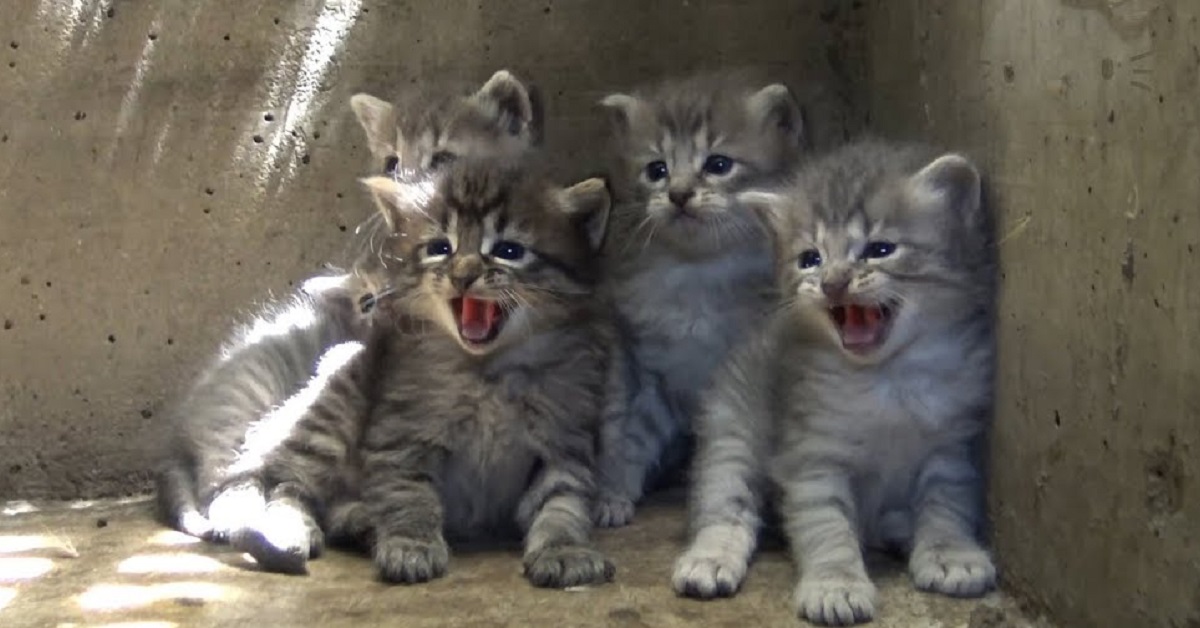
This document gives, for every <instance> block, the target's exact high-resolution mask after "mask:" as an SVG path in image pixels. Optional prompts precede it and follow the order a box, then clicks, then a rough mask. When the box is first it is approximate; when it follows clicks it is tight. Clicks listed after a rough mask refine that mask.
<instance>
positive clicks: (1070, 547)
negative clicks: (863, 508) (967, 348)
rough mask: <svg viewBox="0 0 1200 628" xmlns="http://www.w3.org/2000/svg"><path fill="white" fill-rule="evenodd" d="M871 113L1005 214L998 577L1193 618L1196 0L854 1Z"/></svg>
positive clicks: (1105, 620) (1196, 531)
mask: <svg viewBox="0 0 1200 628" xmlns="http://www.w3.org/2000/svg"><path fill="white" fill-rule="evenodd" d="M866 13H867V15H868V16H869V17H868V28H867V34H866V40H867V41H869V42H871V44H870V47H869V49H870V53H869V55H868V62H867V65H868V69H867V78H866V80H865V81H864V82H863V87H862V89H863V90H864V92H865V93H866V94H867V99H868V101H869V103H870V104H869V106H868V109H869V112H870V114H871V116H872V122H873V125H874V126H875V127H876V129H877V130H879V131H881V132H886V133H888V134H892V135H903V136H906V137H928V138H931V139H934V140H937V141H940V142H942V143H944V144H947V145H951V146H956V147H961V148H963V149H965V150H968V151H970V152H971V153H972V154H974V155H975V156H977V157H978V158H979V159H980V161H981V162H982V163H983V164H984V165H985V166H986V169H987V170H988V171H989V172H990V179H991V184H992V188H993V191H994V193H995V196H996V201H997V203H996V204H997V207H998V209H999V214H1000V219H1001V220H1000V222H1001V231H1002V233H1003V234H1004V237H1005V239H1004V241H1003V243H1002V244H1001V258H1002V262H1003V272H1004V280H1003V293H1002V311H1001V321H1000V348H1001V357H1000V376H999V403H998V408H997V419H996V424H995V428H994V439H993V445H992V453H991V469H992V474H993V479H992V500H991V511H992V515H993V518H994V528H995V530H994V542H995V545H996V553H997V556H998V557H999V563H1000V569H1001V572H1002V574H1003V580H1004V583H1005V586H1006V587H1008V588H1009V589H1010V590H1012V591H1014V592H1015V593H1017V594H1019V595H1022V596H1025V597H1027V598H1028V599H1031V600H1035V601H1037V602H1039V603H1040V605H1041V606H1043V607H1045V608H1049V609H1051V610H1052V613H1053V615H1054V616H1055V617H1056V618H1057V619H1059V620H1060V621H1061V622H1062V623H1063V624H1064V625H1069V626H1119V627H1124V626H1172V627H1183V626H1200V455H1198V454H1200V386H1198V385H1197V383H1198V382H1200V316H1198V315H1197V311H1200V263H1198V262H1200V203H1198V202H1197V199H1198V198H1200V127H1198V126H1197V122H1198V114H1200V48H1198V46H1200V26H1198V24H1197V22H1198V20H1200V3H1197V2H1194V1H1186V0H1182V1H1177V2H1172V1H1164V0H1108V1H1102V0H1073V1H1067V2H1051V1H1037V2H1035V1H1032V0H1030V1H1025V0H985V1H983V2H959V1H956V0H942V1H914V2H892V1H890V0H887V1H884V0H874V1H873V2H870V3H869V4H868V6H867V9H866Z"/></svg>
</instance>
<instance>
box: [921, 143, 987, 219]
mask: <svg viewBox="0 0 1200 628" xmlns="http://www.w3.org/2000/svg"><path fill="white" fill-rule="evenodd" d="M908 192H909V194H910V195H911V198H912V199H913V200H914V201H915V202H916V203H917V205H918V206H920V207H922V208H928V209H929V210H930V211H940V212H952V213H953V214H955V215H957V216H960V217H961V218H962V219H963V220H966V221H968V222H970V221H973V220H975V218H976V217H977V215H978V214H979V213H980V209H981V207H982V205H983V199H982V192H983V186H982V181H981V179H980V176H979V170H977V169H976V168H975V164H973V163H971V161H970V160H969V159H967V158H966V157H964V156H962V155H959V154H958V153H947V154H945V155H942V156H941V157H938V158H937V159H934V160H933V161H931V162H930V163H929V165H927V166H925V167H924V168H922V169H921V170H920V171H919V172H917V173H916V174H914V175H913V176H912V178H911V179H909V181H908Z"/></svg>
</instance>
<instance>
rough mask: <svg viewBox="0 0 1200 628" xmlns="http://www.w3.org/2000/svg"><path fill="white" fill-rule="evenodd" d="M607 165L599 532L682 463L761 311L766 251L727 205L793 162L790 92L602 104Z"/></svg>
mask: <svg viewBox="0 0 1200 628" xmlns="http://www.w3.org/2000/svg"><path fill="white" fill-rule="evenodd" d="M602 104H603V105H604V106H605V107H606V108H608V109H609V110H610V112H611V114H612V117H613V122H614V135H615V140H616V151H615V152H616V157H617V162H618V163H617V165H616V166H615V168H614V181H615V183H614V187H615V188H616V189H617V190H618V191H619V193H620V194H621V195H622V196H621V198H620V199H619V200H620V202H619V203H618V205H617V206H616V207H615V209H614V217H613V219H614V227H613V231H614V233H613V236H612V237H611V238H610V240H609V245H608V246H607V249H606V251H605V255H606V264H607V267H606V273H607V274H608V277H607V280H606V281H607V283H608V286H607V290H606V291H607V297H608V298H609V299H610V300H611V301H612V302H613V303H614V305H615V307H616V309H617V313H618V320H619V322H620V324H621V327H622V330H623V332H624V334H623V336H624V342H625V348H624V351H623V353H622V355H623V356H624V357H625V361H626V364H625V365H624V366H623V367H622V368H619V369H617V370H615V372H614V377H613V381H612V382H611V383H610V388H611V392H610V403H609V408H608V410H607V412H606V414H607V415H609V418H607V419H606V420H605V435H604V436H603V438H602V441H601V449H602V453H601V464H600V469H601V473H602V478H603V479H602V489H601V494H600V496H599V498H598V500H597V504H596V508H595V511H596V512H595V516H596V521H597V523H599V524H600V525H604V526H621V525H625V524H626V523H628V522H629V521H630V520H631V518H632V516H633V511H634V503H635V502H637V501H638V500H639V499H640V497H641V496H642V493H643V490H644V488H645V485H646V483H647V480H648V479H652V478H651V477H650V476H651V472H653V471H658V472H660V473H662V472H666V471H670V470H671V467H672V466H675V465H677V464H678V463H680V462H682V460H674V461H673V460H670V459H669V458H670V456H671V453H673V450H679V449H684V448H685V446H686V438H687V437H688V435H689V432H690V423H691V419H690V417H691V415H692V414H693V413H694V411H695V405H696V396H697V394H698V393H699V392H700V391H701V390H702V389H704V388H705V387H706V386H707V385H708V383H709V380H710V377H711V374H712V370H713V369H714V368H715V367H716V365H718V364H719V363H720V361H721V359H722V357H723V356H724V355H725V353H726V351H727V350H728V348H729V347H730V346H731V345H733V344H734V343H736V342H737V341H738V339H739V338H740V337H741V336H742V334H743V333H744V332H745V331H747V330H748V329H750V328H752V327H754V326H755V325H757V324H759V321H760V320H761V319H762V318H763V316H764V314H765V310H766V307H767V304H768V300H767V295H768V294H769V291H770V285H771V282H770V276H771V274H770V273H771V262H770V254H769V249H770V246H769V243H768V241H767V238H766V235H765V234H764V233H763V232H762V230H761V228H760V225H759V223H758V219H757V218H756V217H755V216H754V215H753V213H752V212H749V211H746V210H745V208H743V207H742V206H741V205H740V203H738V201H737V200H736V195H737V194H738V193H739V192H743V191H746V190H749V189H753V188H755V187H756V186H760V185H764V184H766V183H767V182H769V181H771V180H772V179H773V178H775V177H777V176H779V175H781V174H782V173H784V172H785V171H786V170H787V168H789V167H790V166H791V165H792V164H793V163H794V162H795V161H796V160H797V159H798V158H799V156H800V154H801V149H802V142H803V134H802V127H803V124H802V120H801V118H802V116H801V112H800V109H799V107H798V106H797V104H796V102H795V100H794V99H793V98H792V95H791V93H790V91H789V90H788V88H787V87H785V86H783V85H780V84H771V85H767V86H766V87H762V86H761V84H753V83H750V82H749V80H747V78H746V77H744V76H742V75H735V74H721V75H700V76H695V77H692V78H689V79H685V80H681V81H671V82H666V83H663V84H662V85H659V86H657V87H656V88H654V89H652V90H650V91H647V92H645V93H641V94H636V95H626V94H613V95H610V96H608V97H606V98H605V99H604V100H603V102H602Z"/></svg>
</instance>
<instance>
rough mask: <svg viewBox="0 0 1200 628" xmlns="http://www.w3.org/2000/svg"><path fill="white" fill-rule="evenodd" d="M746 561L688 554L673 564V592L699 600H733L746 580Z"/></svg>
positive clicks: (698, 552) (725, 556)
mask: <svg viewBox="0 0 1200 628" xmlns="http://www.w3.org/2000/svg"><path fill="white" fill-rule="evenodd" d="M746 566H747V565H746V561H745V560H742V559H741V558H740V557H737V556H727V555H722V554H720V553H708V552H700V551H696V550H695V549H691V550H688V551H687V553H685V554H684V555H683V556H680V557H679V560H677V561H675V575H673V576H672V577H671V584H672V585H674V587H675V592H676V593H678V594H680V595H685V596H687V597H691V598H696V599H699V600H711V599H713V598H718V597H733V595H734V594H736V593H737V592H738V589H739V588H741V586H742V581H743V580H745V578H746Z"/></svg>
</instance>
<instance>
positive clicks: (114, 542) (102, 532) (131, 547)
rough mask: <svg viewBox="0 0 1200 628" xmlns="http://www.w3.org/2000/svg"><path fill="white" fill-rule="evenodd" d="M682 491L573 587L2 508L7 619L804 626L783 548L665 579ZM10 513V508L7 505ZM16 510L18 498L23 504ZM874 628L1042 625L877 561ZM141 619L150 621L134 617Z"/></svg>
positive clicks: (618, 540) (138, 514) (110, 516)
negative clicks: (303, 567) (284, 564)
mask: <svg viewBox="0 0 1200 628" xmlns="http://www.w3.org/2000/svg"><path fill="white" fill-rule="evenodd" d="M673 501H674V500H667V501H663V502H662V503H659V504H656V505H653V506H651V507H649V508H647V509H646V510H644V511H643V512H642V513H641V514H640V516H639V521H637V522H636V523H635V524H634V525H633V526H632V527H629V528H623V529H620V530H614V531H607V532H602V533H600V534H599V535H598V539H599V545H600V546H601V548H602V549H603V550H605V551H606V552H609V553H610V554H611V556H612V557H613V559H614V561H615V562H616V563H617V569H618V571H617V577H616V580H615V581H614V582H613V583H611V584H607V585H603V586H599V587H591V588H582V589H579V590H570V591H557V590H544V589H535V588H534V587H532V586H530V585H529V584H528V583H527V582H526V581H525V580H524V579H523V578H522V576H521V574H520V557H519V556H520V554H519V552H518V551H517V550H515V549H503V548H501V549H498V548H490V549H476V550H473V551H457V552H455V553H454V555H453V557H452V558H451V563H450V573H449V575H448V576H447V577H446V578H444V579H441V580H437V581H434V582H432V583H429V584H422V585H413V586H390V585H385V584H382V583H380V582H378V581H376V580H375V572H374V568H373V566H372V564H371V563H370V561H369V560H367V559H366V558H365V557H363V556H359V555H357V554H353V553H344V552H339V551H333V552H330V553H329V554H327V555H326V556H324V557H322V558H320V559H318V560H315V561H313V562H312V563H311V565H310V567H311V568H310V574H309V575H308V576H283V575H277V574H266V573H261V572H258V571H255V568H254V565H253V564H252V563H249V562H247V560H246V559H245V558H244V557H243V556H242V555H241V554H239V553H236V552H232V551H230V550H228V549H226V548H221V547H217V546H212V545H206V544H203V543H196V542H195V539H192V538H190V537H187V536H184V535H181V534H179V533H176V532H174V531H171V530H166V529H164V528H162V527H160V526H159V525H157V524H156V523H155V522H154V521H153V520H151V519H150V518H149V516H148V514H147V513H148V506H147V504H145V503H144V502H140V501H134V503H127V504H117V503H111V502H110V503H101V504H95V505H90V506H87V507H85V508H82V509H71V508H67V507H63V506H61V505H60V506H58V507H56V508H55V509H52V510H48V511H42V512H34V513H26V514H20V515H15V516H11V515H10V516H0V625H3V626H6V627H7V628H25V627H27V626H28V627H33V626H37V627H41V626H56V625H57V626H96V625H107V626H110V627H113V626H115V625H122V626H135V625H136V626H140V627H141V628H170V627H173V626H242V625H256V626H384V625H386V626H416V627H419V626H450V627H454V626H463V627H465V626H477V627H483V626H489V627H490V626H512V627H514V628H516V627H519V626H571V627H584V626H614V627H619V626H628V627H649V626H654V627H659V626H662V627H672V626H726V627H729V628H742V627H746V626H801V625H805V624H803V623H802V622H800V621H799V620H796V619H794V618H793V617H792V615H791V612H790V610H789V603H788V597H789V595H790V594H791V590H792V587H793V585H794V575H793V571H792V568H791V566H790V562H789V560H788V558H787V556H786V554H785V553H784V552H782V551H781V550H780V549H779V548H778V547H775V548H772V549H769V550H767V551H766V552H765V553H764V554H763V555H762V556H761V557H760V558H759V560H757V561H756V563H755V564H754V566H753V567H752V569H751V572H750V577H749V579H748V580H747V583H746V586H745V588H744V589H743V591H742V592H741V594H740V595H738V596H737V597H735V598H733V599H730V600H721V601H714V602H698V601H694V600H687V599H682V598H677V597H676V596H675V595H674V593H672V591H671V589H670V570H671V564H672V562H673V561H674V559H675V556H676V554H677V553H678V552H679V551H680V549H681V548H682V545H683V538H682V530H683V526H682V523H683V509H682V507H681V506H680V504H678V503H672V502H673ZM9 507H10V510H12V509H13V508H12V505H11V504H10V505H9ZM15 510H20V508H16V509H15ZM873 574H874V575H876V577H877V579H878V584H879V585H880V590H881V604H880V606H879V615H880V616H879V619H878V620H877V621H876V622H874V623H873V624H872V625H874V626H879V627H880V628H960V627H961V628H968V627H969V628H1034V627H1035V626H1036V627H1038V628H1044V627H1045V626H1046V624H1044V623H1041V622H1039V623H1034V622H1030V621H1027V620H1025V619H1023V618H1022V616H1021V615H1020V613H1019V612H1018V611H1017V610H1016V607H1015V604H1014V603H1013V602H1012V601H1011V600H1009V599H1007V598H1005V597H1004V596H1002V595H1000V594H992V595H990V596H988V597H986V598H983V599H980V600H954V599H950V598H946V597H942V596H938V595H931V594H924V593H918V592H916V591H915V590H913V589H912V587H911V585H910V583H909V581H908V578H907V576H905V575H904V574H903V571H902V570H901V569H900V568H899V567H898V566H897V565H895V564H892V563H887V562H880V564H878V565H876V566H875V567H874V568H873ZM125 622H142V623H137V624H133V623H125Z"/></svg>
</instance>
